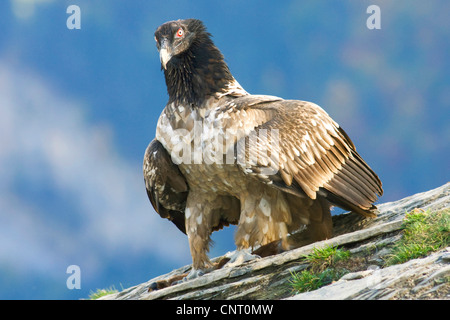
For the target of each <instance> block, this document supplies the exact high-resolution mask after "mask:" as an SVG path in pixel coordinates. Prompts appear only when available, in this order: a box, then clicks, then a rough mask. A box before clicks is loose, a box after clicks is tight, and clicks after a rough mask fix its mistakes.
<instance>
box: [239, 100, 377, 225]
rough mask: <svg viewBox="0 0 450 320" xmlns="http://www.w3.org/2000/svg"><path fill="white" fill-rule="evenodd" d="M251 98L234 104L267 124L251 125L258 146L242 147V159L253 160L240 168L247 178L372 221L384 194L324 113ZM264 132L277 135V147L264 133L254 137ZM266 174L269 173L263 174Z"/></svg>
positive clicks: (311, 107) (305, 104)
mask: <svg viewBox="0 0 450 320" xmlns="http://www.w3.org/2000/svg"><path fill="white" fill-rule="evenodd" d="M244 99H246V100H244ZM254 99H256V100H255V101H253V100H252V96H246V97H245V98H241V100H240V104H239V105H238V107H239V108H245V109H246V116H247V117H249V118H252V114H253V115H255V114H260V113H261V112H264V113H265V116H264V117H262V118H263V119H265V120H266V121H265V122H263V123H261V122H260V123H257V124H256V123H255V124H254V131H255V132H256V136H257V137H258V138H257V139H258V140H257V143H254V144H248V143H246V144H245V146H246V148H249V150H245V154H246V155H247V156H248V155H251V156H252V157H253V159H256V158H257V159H258V161H248V162H245V163H240V166H241V168H242V169H243V171H244V172H245V173H246V174H249V175H254V176H256V177H258V178H260V179H261V180H262V181H264V182H265V183H269V184H272V185H273V186H274V187H276V188H280V189H283V190H287V191H289V192H291V193H294V194H303V195H306V196H308V197H309V198H311V199H316V197H317V194H321V195H323V196H325V197H327V198H328V199H329V201H330V202H333V203H335V204H336V205H338V206H341V207H343V208H345V209H348V210H353V211H356V212H359V213H361V214H363V215H367V216H373V211H374V210H375V207H374V206H373V202H375V201H376V200H377V198H378V196H381V195H382V194H383V189H382V184H381V181H380V179H379V178H378V176H377V175H376V174H375V172H373V170H372V169H371V168H370V167H369V166H368V165H367V163H366V162H365V161H364V160H363V159H362V158H361V156H360V155H359V154H358V153H357V152H356V149H355V146H354V144H353V142H352V141H351V140H350V138H349V137H348V135H347V134H346V133H345V131H344V130H343V129H342V128H340V127H339V125H338V124H337V123H336V122H335V121H333V120H332V119H331V118H330V117H329V116H328V114H327V113H326V112H325V111H324V110H322V109H321V108H320V107H319V106H317V105H316V104H313V103H310V102H305V101H296V100H281V99H278V100H270V99H261V96H258V98H254ZM250 101H252V102H250ZM258 101H259V102H258ZM246 103H247V104H246ZM269 111H270V113H269ZM253 118H257V117H256V116H253ZM263 129H264V132H266V131H271V130H278V135H279V141H278V145H274V144H273V142H274V141H273V139H272V140H271V139H269V136H270V135H268V134H267V133H264V134H259V133H260V132H262V131H263ZM244 138H248V137H244ZM242 145H243V144H242ZM277 152H278V153H279V156H278V157H274V156H273V154H276V153H277ZM255 157H256V158H255ZM274 158H276V161H278V163H276V161H274ZM265 169H266V170H267V169H273V173H272V174H270V175H267V174H263V173H264V170H265Z"/></svg>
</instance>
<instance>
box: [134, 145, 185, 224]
mask: <svg viewBox="0 0 450 320" xmlns="http://www.w3.org/2000/svg"><path fill="white" fill-rule="evenodd" d="M143 171H144V181H145V188H146V190H147V195H148V198H149V200H150V202H151V204H152V206H153V208H154V209H155V211H156V212H157V213H158V214H159V215H160V216H161V217H162V218H166V219H169V220H170V221H172V222H173V223H174V224H175V225H176V226H177V228H178V229H180V230H181V231H182V232H183V233H186V230H185V228H186V227H185V215H184V212H185V208H186V199H187V195H188V184H187V182H186V179H185V178H184V176H183V174H182V173H181V171H180V170H179V169H178V166H177V165H175V164H174V163H173V162H172V159H171V157H170V155H169V153H168V152H167V151H166V149H165V148H164V147H163V145H162V144H161V143H160V142H159V141H158V140H156V139H154V140H152V142H150V144H149V145H148V147H147V149H146V150H145V155H144V164H143Z"/></svg>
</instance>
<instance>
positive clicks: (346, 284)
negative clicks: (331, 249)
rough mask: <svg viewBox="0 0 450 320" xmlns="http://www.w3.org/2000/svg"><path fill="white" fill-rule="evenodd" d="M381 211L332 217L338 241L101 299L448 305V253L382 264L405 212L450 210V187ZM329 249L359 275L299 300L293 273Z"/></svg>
mask: <svg viewBox="0 0 450 320" xmlns="http://www.w3.org/2000/svg"><path fill="white" fill-rule="evenodd" d="M378 208H379V211H380V213H379V215H378V216H377V217H376V218H374V219H363V218H361V217H360V216H359V215H356V214H353V213H345V214H341V215H337V216H334V217H333V223H334V237H333V238H331V239H328V240H325V241H320V242H316V243H313V244H311V245H307V246H304V247H301V248H298V249H294V250H290V251H287V252H284V253H281V254H278V255H274V256H270V257H266V258H261V259H257V260H254V261H250V262H247V263H245V264H243V265H241V266H236V267H230V268H227V267H224V268H222V269H218V270H215V271H213V272H210V273H208V274H206V275H203V276H201V277H199V278H197V279H193V280H190V281H186V282H182V283H180V284H176V285H173V286H170V287H167V288H163V289H160V290H154V291H151V290H150V292H149V288H150V286H151V285H152V283H154V282H155V281H159V280H164V279H168V278H170V277H173V276H175V275H180V274H183V273H186V272H189V270H190V268H191V266H185V267H182V268H180V269H177V270H174V271H172V272H170V273H168V274H165V275H162V276H159V277H157V278H154V279H151V280H149V281H148V282H145V283H142V284H140V285H137V286H134V287H131V288H128V289H125V290H123V291H121V292H119V293H115V294H111V295H108V296H105V297H102V298H101V299H108V300H109V299H144V300H148V299H202V300H206V299H449V298H450V293H449V292H450V248H447V249H444V250H441V251H439V252H435V253H433V254H431V255H429V256H427V257H425V258H422V259H414V260H410V261H408V262H406V263H403V264H399V265H394V266H390V267H386V268H382V264H383V261H384V260H383V257H385V256H386V255H388V254H389V249H387V248H389V245H390V244H393V243H394V242H395V241H397V240H398V239H399V238H400V237H401V234H400V231H401V229H402V220H403V218H404V216H405V213H406V212H409V211H411V210H413V209H416V208H420V209H424V210H427V209H430V210H435V211H436V210H442V209H446V208H450V183H447V184H445V185H443V186H441V187H439V188H436V189H433V190H430V191H427V192H423V193H419V194H416V195H413V196H410V197H407V198H404V199H401V200H398V201H395V202H389V203H384V204H380V205H378ZM330 245H331V246H339V247H343V248H345V249H347V250H349V251H350V252H351V254H352V256H360V258H359V261H360V263H359V265H358V266H357V267H356V269H357V270H355V271H354V272H351V273H348V274H346V275H345V276H343V277H342V278H341V279H340V280H338V281H336V282H334V283H332V284H330V285H328V286H325V287H322V288H320V289H318V290H315V291H311V292H306V293H301V294H295V292H293V290H292V288H291V286H290V285H289V279H290V277H291V273H292V272H294V271H295V272H299V271H301V270H304V269H306V268H307V267H308V263H307V262H306V261H305V260H304V255H305V254H308V253H310V252H312V250H313V248H315V247H316V248H318V247H325V246H330Z"/></svg>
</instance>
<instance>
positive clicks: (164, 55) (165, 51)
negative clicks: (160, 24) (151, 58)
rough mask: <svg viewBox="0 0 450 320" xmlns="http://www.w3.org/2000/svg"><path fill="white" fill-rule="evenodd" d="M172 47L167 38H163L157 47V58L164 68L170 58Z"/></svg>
mask: <svg viewBox="0 0 450 320" xmlns="http://www.w3.org/2000/svg"><path fill="white" fill-rule="evenodd" d="M172 55H173V54H172V48H171V47H170V45H169V40H167V39H163V40H162V42H161V48H160V49H159V59H160V60H161V65H162V66H163V68H164V69H167V63H168V62H169V61H170V59H172Z"/></svg>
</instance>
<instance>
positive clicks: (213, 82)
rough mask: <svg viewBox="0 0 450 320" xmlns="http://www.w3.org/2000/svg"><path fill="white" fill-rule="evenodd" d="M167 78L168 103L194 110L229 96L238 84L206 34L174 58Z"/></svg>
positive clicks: (199, 36)
mask: <svg viewBox="0 0 450 320" xmlns="http://www.w3.org/2000/svg"><path fill="white" fill-rule="evenodd" d="M164 75H165V78H166V85H167V92H168V94H169V103H171V102H179V103H180V104H191V105H193V106H195V107H201V106H202V103H203V101H205V100H206V98H208V97H210V96H214V95H216V96H220V95H223V94H226V92H227V90H229V89H228V88H229V86H230V85H231V84H233V83H235V82H236V81H235V80H234V78H233V76H232V75H231V72H230V70H229V68H228V66H227V64H226V63H225V61H224V57H223V55H222V53H221V52H220V51H219V49H217V47H216V46H215V45H214V43H213V42H212V40H211V39H210V37H209V35H208V34H206V33H205V34H202V35H198V36H197V37H196V39H195V40H194V41H193V43H192V44H191V46H190V47H189V49H187V50H186V51H185V52H183V53H181V54H179V55H177V56H174V57H172V59H171V61H170V63H168V65H167V69H165V70H164ZM242 90H243V89H242Z"/></svg>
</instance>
